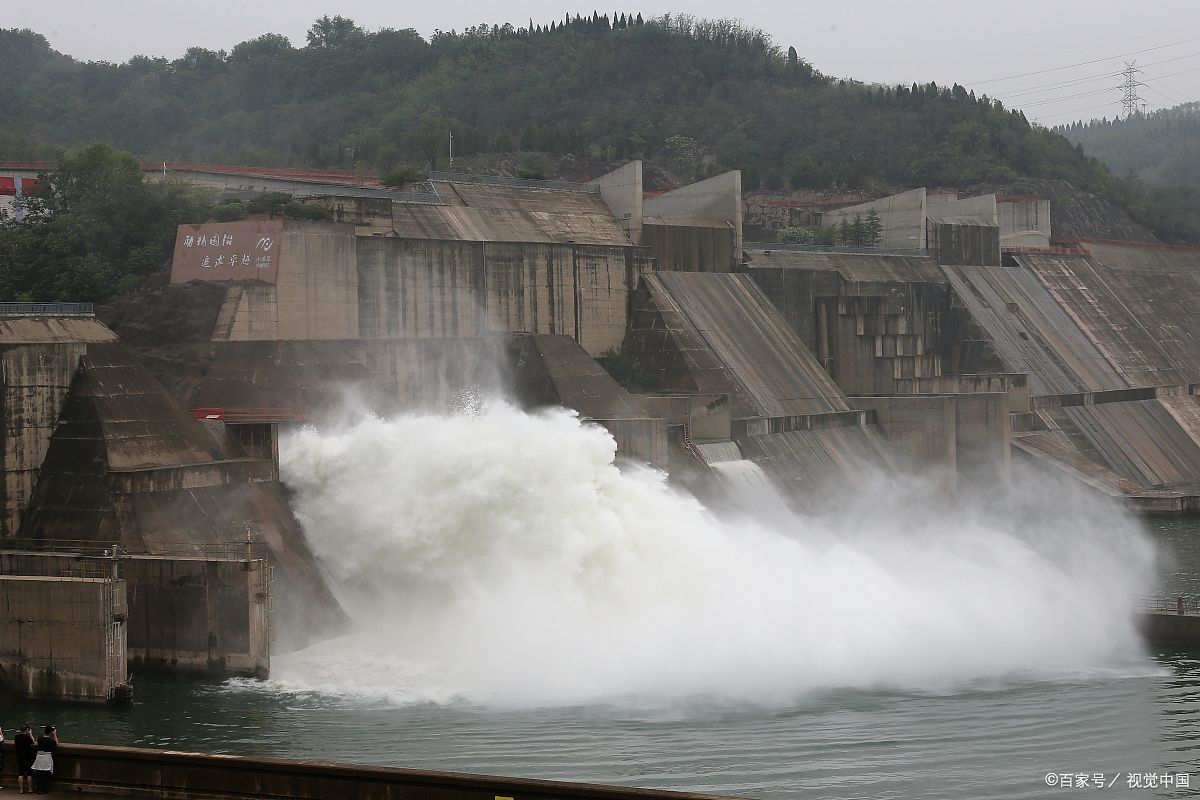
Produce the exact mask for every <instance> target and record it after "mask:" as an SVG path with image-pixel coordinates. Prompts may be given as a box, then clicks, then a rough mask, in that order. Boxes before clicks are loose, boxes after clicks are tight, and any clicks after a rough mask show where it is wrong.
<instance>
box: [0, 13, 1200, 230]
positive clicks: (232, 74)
mask: <svg viewBox="0 0 1200 800" xmlns="http://www.w3.org/2000/svg"><path fill="white" fill-rule="evenodd" d="M0 74H3V75H5V76H6V79H5V80H4V81H0V107H3V108H5V109H7V111H6V115H5V117H4V119H3V120H0V158H9V159H27V158H38V157H54V155H55V154H56V153H57V152H59V150H60V149H61V148H72V147H77V146H80V145H82V144H85V143H88V142H92V141H95V140H97V139H99V140H102V141H104V142H107V143H109V144H111V145H113V146H114V147H116V148H119V149H121V150H125V151H129V152H131V153H133V154H135V155H136V156H138V157H141V158H146V159H160V158H161V159H167V160H176V161H210V162H225V163H242V164H270V165H280V166H308V167H341V168H358V169H364V170H367V169H369V170H374V171H377V172H385V171H390V170H396V169H403V168H417V169H425V168H429V167H442V168H444V167H445V166H446V148H447V140H448V137H449V134H450V133H451V132H453V135H454V148H455V155H456V156H457V155H462V156H472V155H477V154H489V153H492V154H494V153H514V152H515V153H518V154H519V159H518V163H519V164H520V165H521V169H522V171H523V172H525V173H526V174H527V175H529V176H539V175H542V174H545V173H547V172H549V171H554V170H551V169H550V167H549V166H548V165H549V164H551V163H553V164H557V165H560V166H559V170H561V169H562V167H561V165H563V164H564V163H565V164H570V163H571V160H572V159H577V160H579V161H581V162H588V163H596V162H602V161H619V160H622V159H630V158H643V159H647V160H651V161H655V162H658V163H660V164H663V165H664V166H667V167H668V168H669V169H670V170H671V171H672V172H673V173H674V174H675V175H676V176H678V177H679V178H680V179H681V180H684V181H688V180H694V179H697V178H702V177H704V176H705V175H708V174H712V173H715V172H719V171H723V170H726V169H741V170H742V171H743V179H744V186H745V187H746V188H747V189H755V188H759V187H762V188H768V189H778V188H787V187H793V188H827V187H832V186H839V187H851V188H857V189H866V190H869V191H879V192H882V191H888V190H891V189H893V188H906V187H911V186H917V185H957V186H962V185H968V184H973V183H978V182H991V183H1004V182H1006V181H1010V180H1013V179H1015V178H1017V177H1020V176H1026V177H1033V178H1045V179H1065V180H1068V181H1071V182H1072V183H1073V184H1074V185H1076V186H1078V187H1080V188H1082V189H1085V190H1088V191H1092V192H1095V193H1097V194H1100V195H1103V196H1105V197H1109V198H1111V199H1115V200H1117V201H1118V202H1121V203H1122V204H1124V205H1125V206H1126V207H1130V208H1135V207H1137V205H1138V202H1140V200H1142V199H1144V198H1142V196H1141V195H1142V193H1140V192H1139V190H1138V189H1137V187H1132V188H1131V187H1129V186H1123V185H1121V182H1119V181H1116V180H1114V178H1113V176H1112V175H1111V174H1110V172H1109V171H1108V169H1107V168H1105V167H1104V165H1102V164H1101V163H1100V162H1098V161H1097V160H1096V159H1094V158H1090V157H1088V156H1086V155H1085V154H1084V151H1083V149H1082V148H1080V147H1078V146H1073V145H1072V144H1071V143H1069V142H1068V141H1067V140H1066V139H1065V138H1063V137H1062V136H1060V135H1058V134H1057V133H1054V132H1052V131H1048V130H1045V129H1041V128H1036V127H1033V126H1031V125H1030V124H1029V123H1028V122H1027V121H1026V119H1025V117H1024V116H1023V115H1022V114H1021V113H1020V112H1016V111H1011V110H1008V109H1005V108H1004V107H1003V106H1002V105H1001V104H1000V103H999V102H998V101H994V100H992V99H989V98H987V97H986V96H980V97H977V96H975V95H974V94H973V93H972V92H969V91H967V90H966V89H964V88H963V87H961V86H958V85H954V86H949V87H942V86H937V85H935V84H932V83H930V84H926V85H917V84H913V85H909V86H903V85H901V86H878V85H864V84H860V83H857V82H853V81H841V80H834V79H831V78H829V77H827V76H824V75H822V74H821V73H820V72H819V71H817V70H816V69H814V68H813V66H812V65H810V64H809V63H807V62H806V61H805V60H804V59H803V58H801V57H800V56H799V54H797V52H796V51H795V49H793V48H787V49H786V50H784V49H783V48H781V47H778V46H776V45H775V44H774V43H773V42H772V41H771V40H770V38H769V37H767V36H766V35H765V34H763V33H762V32H760V31H757V30H754V29H749V28H745V27H742V26H740V25H738V24H735V23H732V22H728V21H703V20H696V19H693V18H690V17H686V16H674V17H672V16H667V17H662V18H658V19H652V20H645V21H643V19H642V17H641V16H640V15H636V16H633V15H626V14H619V15H617V16H616V18H615V19H614V18H612V17H609V16H601V15H593V16H592V17H590V18H587V17H578V16H576V17H572V18H570V19H564V20H561V21H554V22H551V23H550V24H548V25H543V24H535V23H533V22H532V21H531V22H530V24H529V25H528V26H525V27H521V28H514V27H513V26H511V25H505V26H482V25H481V26H478V27H473V28H469V29H467V30H465V31H462V32H449V33H444V32H438V33H436V34H435V35H433V36H432V37H430V39H429V40H428V41H427V40H425V39H423V38H422V37H421V36H419V35H418V34H417V33H416V32H415V31H413V30H395V29H383V30H379V31H374V32H369V31H365V30H363V29H361V28H359V27H358V26H356V25H355V24H354V23H353V22H352V21H350V20H347V19H344V18H342V17H333V18H329V17H323V18H322V19H320V20H318V21H317V22H316V23H315V24H314V25H313V26H312V28H311V29H310V31H309V33H308V36H307V41H306V43H305V44H304V45H303V46H300V47H296V46H293V44H292V43H291V42H289V41H288V40H287V39H286V38H285V37H283V36H279V35H276V34H267V35H264V36H261V37H258V38H256V39H253V40H251V41H247V42H243V43H241V44H238V45H237V46H235V47H234V48H233V49H232V50H231V51H229V52H224V51H219V52H214V51H211V50H206V49H202V48H192V49H190V50H188V52H187V53H186V54H185V55H184V56H183V57H182V58H179V59H176V60H174V61H171V60H167V59H163V58H147V57H142V56H138V57H135V58H132V59H130V60H129V61H128V62H126V63H123V64H108V63H97V62H79V61H76V60H75V59H73V58H71V57H69V56H66V55H62V54H60V53H57V52H55V51H54V50H52V49H51V47H50V45H49V43H48V42H47V40H46V39H45V38H44V37H43V36H41V35H40V34H38V33H35V32H32V31H28V30H7V31H0ZM1197 233H1198V235H1200V231H1198V232H1197ZM1172 235H1174V234H1172Z"/></svg>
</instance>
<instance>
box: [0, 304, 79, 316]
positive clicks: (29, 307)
mask: <svg viewBox="0 0 1200 800" xmlns="http://www.w3.org/2000/svg"><path fill="white" fill-rule="evenodd" d="M95 315H96V310H95V306H94V305H92V304H91V303H0V317H93V316H95Z"/></svg>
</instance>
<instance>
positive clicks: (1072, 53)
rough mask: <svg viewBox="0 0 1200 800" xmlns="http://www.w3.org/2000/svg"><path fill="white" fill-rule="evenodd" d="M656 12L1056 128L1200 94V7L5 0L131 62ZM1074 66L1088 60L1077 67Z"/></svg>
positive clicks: (48, 27) (5, 9)
mask: <svg viewBox="0 0 1200 800" xmlns="http://www.w3.org/2000/svg"><path fill="white" fill-rule="evenodd" d="M614 8H615V10H616V11H618V12H622V11H633V12H635V13H636V12H641V13H642V14H643V16H651V15H659V14H662V13H666V12H674V13H678V12H680V11H686V12H688V13H691V14H693V15H696V16H702V17H736V18H738V19H740V20H741V21H742V22H743V23H745V24H747V25H750V26H754V27H758V28H762V29H763V30H765V31H766V32H767V33H769V34H770V35H771V37H772V38H773V39H774V41H775V43H776V44H778V45H780V46H781V47H783V48H786V47H787V46H788V45H793V46H795V48H796V50H797V51H798V52H799V53H800V56H801V57H802V58H804V59H807V60H808V61H809V62H811V63H812V64H813V65H814V66H815V67H816V68H817V69H819V70H821V71H822V72H824V73H826V74H829V75H834V76H838V77H853V78H856V79H859V80H863V81H871V82H883V83H900V82H903V83H912V82H914V81H916V82H919V83H927V82H929V81H931V80H932V81H937V82H938V83H939V84H943V83H947V84H948V83H954V82H958V83H962V84H963V85H965V86H967V87H968V88H972V89H974V90H975V91H976V93H977V94H984V93H986V94H989V95H991V96H995V97H999V98H1001V99H1002V100H1005V101H1006V104H1008V105H1010V106H1013V107H1017V108H1022V109H1024V111H1025V113H1026V116H1027V117H1029V118H1030V119H1031V120H1037V121H1039V122H1041V123H1042V124H1045V125H1056V124H1059V123H1062V122H1069V121H1071V120H1073V119H1079V118H1083V119H1089V118H1092V117H1102V116H1107V117H1110V118H1111V117H1112V116H1114V115H1115V114H1116V113H1118V112H1119V111H1120V102H1119V101H1120V97H1121V94H1120V92H1119V91H1118V90H1116V89H1115V88H1113V87H1115V86H1117V84H1118V83H1119V82H1120V80H1121V79H1120V77H1119V75H1118V73H1119V71H1120V70H1121V68H1122V67H1123V61H1126V60H1134V59H1136V60H1137V64H1138V66H1139V67H1142V68H1143V72H1142V73H1141V75H1140V76H1139V78H1140V80H1141V81H1142V82H1143V83H1145V86H1143V87H1141V88H1139V89H1138V92H1139V93H1140V95H1141V97H1142V98H1143V100H1144V101H1145V103H1146V107H1147V109H1155V108H1162V107H1166V106H1172V105H1176V104H1178V103H1180V102H1185V101H1194V100H1198V99H1200V0H1138V1H1137V2H1134V3H1122V4H1110V3H1105V2H1103V0H1007V2H999V1H998V0H988V2H978V1H977V0H907V2H903V1H900V0H824V2H821V3H816V2H812V1H811V0H798V1H796V0H794V1H793V2H787V3H785V2H782V1H781V0H774V2H767V0H740V2H735V3H731V2H717V0H689V2H688V3H686V4H685V3H679V2H677V3H670V2H659V0H647V1H646V2H643V3H642V4H641V5H638V6H631V7H621V6H619V5H617V6H614V7H612V8H599V7H597V6H595V5H594V4H593V3H589V4H587V5H580V4H579V3H577V2H574V1H573V0H555V2H548V0H527V2H525V3H520V4H518V3H506V2H504V1H503V0H499V1H497V0H490V1H489V2H480V0H459V2H456V3H451V4H449V5H441V4H440V3H419V4H416V3H406V2H402V1H400V2H398V1H397V0H338V2H336V3H334V2H331V0H289V2H254V1H253V0H251V1H250V2H247V0H205V1H204V2H185V1H184V0H37V2H19V0H0V27H3V28H12V27H18V28H32V29H33V30H35V31H38V32H39V33H42V34H44V35H45V36H46V38H48V39H49V40H50V43H51V45H52V46H53V47H54V48H55V49H56V50H59V51H60V52H63V53H68V54H70V55H72V56H75V57H76V58H80V59H87V60H104V61H124V60H126V59H128V58H129V57H130V56H133V55H136V54H144V55H152V56H167V57H169V58H176V57H178V56H180V55H182V54H183V52H184V50H186V49H187V48H188V47H192V46H201V47H207V48H209V49H212V50H222V49H223V50H229V49H230V48H231V47H232V46H233V45H235V44H237V43H238V42H241V41H245V40H246V39H251V38H254V37H255V36H258V35H260V34H263V33H268V32H270V33H282V34H284V35H285V36H287V37H288V38H290V39H291V40H292V44H293V45H295V46H302V45H303V44H304V43H305V38H304V33H305V31H306V30H307V29H308V27H309V26H310V25H311V24H312V22H313V20H314V19H316V18H317V17H320V16H321V15H323V14H330V15H333V14H341V15H342V16H346V17H350V18H352V19H354V20H355V21H356V22H357V23H358V24H359V25H361V26H363V27H365V28H367V29H371V30H373V29H376V28H381V27H389V28H415V29H416V30H417V31H419V32H420V33H421V34H422V35H423V36H426V37H428V36H429V35H430V34H432V33H433V31H434V30H437V29H442V30H450V29H462V28H464V27H467V26H469V25H473V24H478V23H480V22H486V23H489V24H492V23H501V24H502V23H504V22H512V23H513V24H514V25H517V26H518V27H519V26H521V25H525V24H528V21H529V19H530V18H531V17H532V18H533V20H534V22H535V23H547V22H549V21H550V20H551V19H560V18H561V17H562V16H563V14H565V13H566V12H568V11H570V12H571V13H587V14H589V15H590V14H591V12H592V11H593V10H594V9H595V10H599V11H600V12H601V13H605V12H606V11H607V12H608V13H612V12H613V10H614ZM1072 65H1074V66H1072Z"/></svg>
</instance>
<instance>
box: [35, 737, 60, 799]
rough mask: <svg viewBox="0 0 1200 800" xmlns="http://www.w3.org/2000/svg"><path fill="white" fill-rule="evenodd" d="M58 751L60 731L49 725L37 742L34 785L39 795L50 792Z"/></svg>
mask: <svg viewBox="0 0 1200 800" xmlns="http://www.w3.org/2000/svg"><path fill="white" fill-rule="evenodd" d="M56 750H58V730H56V729H55V727H54V726H53V725H47V726H46V728H45V731H44V732H43V733H42V735H41V736H39V737H38V740H37V757H36V758H34V759H33V785H34V789H35V791H37V793H38V794H46V793H47V792H49V791H50V776H51V775H53V774H54V753H55V751H56Z"/></svg>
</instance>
